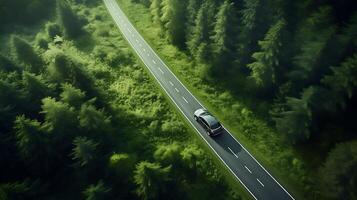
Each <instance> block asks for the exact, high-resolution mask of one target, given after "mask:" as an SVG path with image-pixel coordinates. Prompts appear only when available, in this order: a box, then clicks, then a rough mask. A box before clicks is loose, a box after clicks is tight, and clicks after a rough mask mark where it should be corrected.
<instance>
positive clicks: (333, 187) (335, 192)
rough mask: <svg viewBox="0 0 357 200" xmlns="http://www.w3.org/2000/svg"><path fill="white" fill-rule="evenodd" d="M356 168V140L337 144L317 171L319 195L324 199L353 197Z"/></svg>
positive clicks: (356, 184) (355, 193) (355, 184)
mask: <svg viewBox="0 0 357 200" xmlns="http://www.w3.org/2000/svg"><path fill="white" fill-rule="evenodd" d="M356 168H357V142H356V141H351V142H348V143H341V144H337V145H336V147H335V148H334V149H333V150H332V151H331V152H330V153H329V154H328V157H327V158H326V161H325V163H324V165H323V167H322V168H321V169H320V171H319V172H320V173H319V174H320V179H319V182H320V184H319V188H320V191H321V195H322V196H323V197H324V198H326V199H355V198H356V196H357V192H356V188H357V183H356V180H357V172H356ZM336 169H338V170H336Z"/></svg>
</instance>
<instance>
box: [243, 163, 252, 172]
mask: <svg viewBox="0 0 357 200" xmlns="http://www.w3.org/2000/svg"><path fill="white" fill-rule="evenodd" d="M244 167H245V169H246V170H247V171H248V172H249V173H252V171H250V169H249V168H248V167H247V166H245V165H244Z"/></svg>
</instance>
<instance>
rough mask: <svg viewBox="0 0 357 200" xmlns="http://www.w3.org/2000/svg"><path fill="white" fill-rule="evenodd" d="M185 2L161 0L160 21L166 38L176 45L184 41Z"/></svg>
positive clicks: (180, 44)
mask: <svg viewBox="0 0 357 200" xmlns="http://www.w3.org/2000/svg"><path fill="white" fill-rule="evenodd" d="M185 8H186V5H185V2H182V1H180V0H163V1H162V16H161V21H162V22H163V24H164V29H165V32H166V36H167V38H168V40H169V41H170V42H171V43H172V44H175V45H176V46H179V47H182V45H183V44H184V43H185V22H186V17H185V12H186V11H185Z"/></svg>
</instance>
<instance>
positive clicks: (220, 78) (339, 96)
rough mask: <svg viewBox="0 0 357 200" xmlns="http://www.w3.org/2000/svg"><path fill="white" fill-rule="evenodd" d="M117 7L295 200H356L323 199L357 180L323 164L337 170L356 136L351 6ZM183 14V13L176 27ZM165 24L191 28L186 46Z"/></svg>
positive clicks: (250, 2) (201, 0)
mask: <svg viewBox="0 0 357 200" xmlns="http://www.w3.org/2000/svg"><path fill="white" fill-rule="evenodd" d="M180 2H181V1H180ZM233 2H234V3H233ZM118 3H119V4H120V6H121V8H122V9H123V10H124V12H125V13H126V14H127V15H128V17H129V19H130V20H131V21H132V22H133V23H134V25H135V27H136V28H137V29H138V30H139V32H141V34H142V35H143V36H144V37H145V38H146V40H147V42H148V43H150V44H151V45H152V46H153V47H154V49H156V50H157V52H158V54H160V55H161V57H162V58H163V59H164V60H165V62H166V63H167V64H168V66H169V67H170V68H171V69H172V70H173V71H174V72H175V74H176V75H177V76H178V77H179V78H180V79H181V80H182V82H184V84H185V85H186V86H187V87H188V88H189V89H190V90H191V91H192V92H193V93H194V94H195V95H196V96H197V97H198V98H199V99H200V100H201V101H202V102H203V103H204V104H205V106H206V107H208V108H209V109H210V111H211V112H213V113H214V114H215V115H216V116H217V117H218V118H219V119H220V120H221V121H222V122H223V123H224V124H225V126H226V127H227V128H228V129H229V130H231V131H232V132H233V134H235V136H236V137H237V138H238V139H239V140H240V141H241V142H242V143H243V144H244V145H245V146H246V147H247V148H248V149H249V150H250V152H252V154H253V155H254V156H255V157H256V158H257V159H258V160H259V161H261V162H262V164H263V165H264V166H265V167H266V168H267V169H268V170H269V171H270V172H272V174H273V175H274V176H275V177H276V178H277V179H278V180H279V181H280V182H281V183H282V184H283V185H284V186H286V187H287V188H288V190H289V191H290V192H292V194H293V196H295V197H297V198H298V199H299V198H302V199H308V198H310V199H314V198H332V199H341V198H342V199H344V198H353V197H354V194H352V193H348V194H346V195H347V196H344V195H345V194H342V193H338V194H335V195H331V194H332V193H327V192H324V191H326V189H325V186H326V185H329V187H335V186H336V185H335V184H337V185H341V186H342V187H343V186H344V185H346V186H347V185H349V184H348V183H350V182H349V181H352V182H353V180H354V179H355V175H352V176H349V175H348V173H347V171H348V170H346V171H345V172H346V173H345V172H343V173H342V174H339V175H340V176H339V178H336V176H334V175H331V176H330V175H329V173H327V171H328V170H327V169H326V168H327V167H324V166H325V165H329V167H331V168H329V170H332V168H333V167H332V166H335V165H334V164H331V163H335V162H334V161H335V159H336V158H338V157H339V156H342V155H340V154H342V153H341V152H342V150H341V151H340V150H333V149H334V147H335V146H336V145H337V146H339V145H340V146H345V145H347V144H345V143H342V144H339V143H340V142H346V141H350V140H355V139H356V137H355V135H353V133H354V132H355V131H356V129H355V126H354V124H353V121H355V119H356V118H355V115H354V114H353V113H354V111H355V108H356V105H355V102H356V84H355V81H354V80H356V78H357V77H356V73H355V71H356V65H355V64H353V63H355V62H356V56H355V54H356V49H357V43H356V39H355V38H356V37H355V35H356V31H355V30H356V24H357V23H356V19H357V18H356V13H355V7H356V4H355V3H353V1H344V3H343V5H342V3H341V4H340V3H338V2H330V3H319V2H310V1H306V2H305V1H304V3H303V2H297V1H284V2H278V1H270V0H244V1H230V0H226V1H218V0H188V1H185V2H181V3H182V4H185V6H182V4H181V5H177V1H175V0H153V1H151V4H150V5H147V4H146V3H143V2H141V3H140V2H138V1H125V0H118ZM168 4H170V6H171V7H170V9H167V5H168ZM182 9H184V11H182ZM177 13H186V14H185V17H182V16H181V19H182V20H181V21H178V20H177V16H176V15H175V14H177ZM301 13H305V15H304V17H301ZM169 18H171V19H169ZM168 22H172V23H175V24H176V25H177V26H178V27H184V30H185V36H186V38H185V42H184V43H185V44H182V43H180V44H177V42H176V41H177V40H173V38H180V36H182V33H181V32H180V31H182V29H181V30H180V31H174V30H172V29H170V26H168V25H167V23H168ZM169 25H172V24H169ZM158 35H159V36H161V37H158ZM336 49H339V51H338V52H336V51H335V50H336ZM353 102H354V103H353ZM337 148H338V147H337ZM340 149H342V147H341V148H340ZM330 151H333V152H335V151H336V152H335V153H331V154H328V152H330ZM329 163H330V164H329ZM351 163H353V164H351V165H352V166H356V165H355V159H353V161H351ZM343 165H344V164H343V163H341V164H340V167H343ZM335 167H336V168H337V166H335ZM347 168H349V167H347ZM336 170H337V169H336ZM331 178H332V179H334V180H335V181H336V182H334V181H331ZM337 179H338V180H337ZM318 180H323V181H318ZM328 180H329V181H328ZM332 182H333V183H332ZM348 187H350V186H348ZM333 191H334V190H333ZM349 191H354V189H351V190H349ZM339 195H340V196H339Z"/></svg>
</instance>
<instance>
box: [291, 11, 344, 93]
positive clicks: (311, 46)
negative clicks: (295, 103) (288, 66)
mask: <svg viewBox="0 0 357 200" xmlns="http://www.w3.org/2000/svg"><path fill="white" fill-rule="evenodd" d="M331 13H332V8H331V7H328V6H324V7H321V8H319V10H318V11H317V12H315V13H313V14H312V15H311V16H310V17H309V18H307V19H306V21H305V23H304V25H303V27H302V28H301V29H300V30H299V32H298V36H297V41H298V42H299V51H300V52H299V53H298V54H297V56H295V57H294V66H295V67H294V69H293V70H292V71H291V72H290V74H289V76H290V78H291V79H293V80H295V81H300V82H303V83H302V84H301V86H304V85H306V84H311V83H316V82H318V81H319V80H320V78H321V77H320V76H321V74H323V73H321V72H320V70H326V69H328V68H326V65H328V64H331V63H333V62H332V60H334V59H335V58H336V57H337V56H336V55H338V53H336V52H335V53H333V54H334V55H332V54H328V51H327V50H328V49H329V47H330V46H329V45H330V44H331V42H332V41H333V36H334V35H335V32H336V26H335V25H334V24H333V19H332V17H331ZM301 86H300V87H301Z"/></svg>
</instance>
